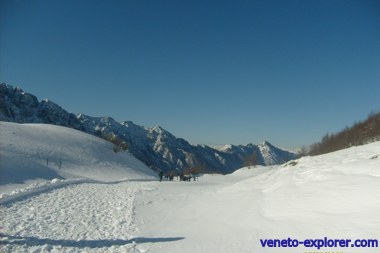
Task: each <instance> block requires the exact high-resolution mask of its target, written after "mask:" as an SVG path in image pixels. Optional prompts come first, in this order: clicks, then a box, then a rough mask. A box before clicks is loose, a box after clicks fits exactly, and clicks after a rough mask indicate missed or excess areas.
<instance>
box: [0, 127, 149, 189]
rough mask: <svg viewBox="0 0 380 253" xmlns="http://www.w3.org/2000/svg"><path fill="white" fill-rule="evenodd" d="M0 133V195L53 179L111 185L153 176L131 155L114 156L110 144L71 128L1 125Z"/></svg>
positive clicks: (116, 154)
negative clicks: (99, 181) (88, 180)
mask: <svg viewBox="0 0 380 253" xmlns="http://www.w3.org/2000/svg"><path fill="white" fill-rule="evenodd" d="M0 130H1V132H0V137H1V142H0V155H1V160H0V176H1V177H0V189H1V190H2V192H4V189H9V188H12V187H11V186H13V185H14V184H21V185H20V186H22V185H23V184H30V183H32V182H35V181H41V180H42V181H43V180H52V179H54V178H57V179H64V178H78V177H86V178H90V179H94V180H101V181H113V180H122V179H126V178H128V179H142V178H150V179H152V178H153V175H154V174H153V173H152V171H151V170H150V169H149V168H147V167H146V166H145V165H144V164H143V163H142V162H140V161H139V160H137V159H136V158H135V157H133V155H131V154H129V153H127V152H119V153H114V152H113V150H112V144H111V143H109V142H106V141H104V140H102V139H100V138H97V137H94V136H92V135H89V134H86V133H83V132H80V131H77V130H73V129H71V128H66V127H60V126H54V125H47V124H16V123H8V122H0ZM60 164H61V165H60ZM60 167H61V168H60Z"/></svg>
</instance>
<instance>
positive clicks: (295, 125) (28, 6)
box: [0, 0, 380, 148]
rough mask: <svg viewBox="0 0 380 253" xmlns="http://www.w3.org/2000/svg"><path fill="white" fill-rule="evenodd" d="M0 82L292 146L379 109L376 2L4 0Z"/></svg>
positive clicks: (214, 140) (148, 120) (133, 115)
mask: <svg viewBox="0 0 380 253" xmlns="http://www.w3.org/2000/svg"><path fill="white" fill-rule="evenodd" d="M0 81H1V82H6V83H8V84H10V85H13V86H20V87H21V88H23V89H24V90H25V91H27V92H30V93H33V94H35V95H36V96H37V97H38V98H39V99H40V100H41V99H43V98H49V99H50V100H52V101H54V102H56V103H57V104H59V105H61V106H62V107H63V108H65V109H66V110H68V111H69V112H73V113H84V114H87V115H91V116H111V117H113V118H115V119H116V120H118V121H124V120H131V121H133V122H135V123H136V124H140V125H144V126H155V125H160V126H162V127H164V128H165V129H167V130H169V131H170V132H172V133H173V134H174V135H176V136H177V137H182V138H185V139H187V140H188V141H189V142H190V143H192V144H211V145H215V144H226V143H232V144H247V143H250V142H252V143H257V142H260V141H262V140H268V141H270V142H272V143H273V144H274V145H277V146H282V147H287V148H295V147H299V146H301V145H308V144H311V143H312V142H316V141H318V140H319V139H320V138H321V137H322V135H323V134H325V133H327V132H335V131H338V130H341V129H342V128H344V127H345V126H347V125H351V124H353V123H354V122H355V121H358V120H363V119H365V118H366V117H367V115H368V114H369V113H370V112H371V111H379V110H380V1H378V0H373V1H367V0H354V1H353V0H318V1H316V0H315V1H314V0H306V1H305V0H299V1H294V0H286V1H284V0H278V1H273V0H262V1H255V0H248V1H234V0H231V1H198V0H191V1H178V0H177V1H174V0H173V1H167V0H162V1H158V0H124V1H117V0H113V1H96V0H95V1H93V0H91V1H85V0H60V1H57V0H30V1H29V0H1V1H0Z"/></svg>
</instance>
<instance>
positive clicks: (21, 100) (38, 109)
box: [0, 83, 297, 174]
mask: <svg viewBox="0 0 380 253" xmlns="http://www.w3.org/2000/svg"><path fill="white" fill-rule="evenodd" d="M0 121H8V122H16V123H46V124H53V125H60V126H66V127H69V128H74V129H77V130H81V131H84V132H87V133H89V134H93V135H96V136H115V137H117V138H118V139H120V140H122V141H124V142H126V143H127V144H128V150H129V152H131V153H132V154H133V155H134V156H136V157H137V158H138V159H140V160H141V161H142V162H144V163H145V164H146V165H148V166H149V167H151V168H152V169H154V170H158V169H162V170H164V171H167V172H169V171H172V170H177V171H185V170H190V169H192V170H196V171H202V172H204V173H222V174H227V173H231V172H233V171H235V170H236V169H238V168H241V167H243V166H244V165H246V164H247V163H249V161H251V162H254V161H253V160H252V157H254V160H255V163H257V164H259V165H275V164H281V163H284V162H287V161H289V160H292V159H294V158H296V157H297V154H295V153H293V152H290V151H286V150H282V149H280V148H277V147H274V146H273V145H271V144H270V143H269V142H267V141H265V142H263V143H261V144H258V145H256V144H248V145H238V146H234V145H225V146H223V147H217V148H216V147H210V146H206V145H196V146H194V145H191V144H189V143H188V142H187V141H186V140H184V139H181V138H177V137H175V136H174V135H172V134H171V133H170V132H168V131H166V130H165V129H163V128H162V127H160V126H155V127H144V126H139V125H136V124H134V123H133V122H132V121H124V122H117V121H115V120H114V119H112V118H111V117H90V116H87V115H84V114H73V113H69V112H67V111H66V110H64V109H63V108H62V107H60V106H59V105H57V104H55V103H54V102H52V101H49V100H47V99H44V100H42V101H40V102H39V101H38V99H37V97H36V96H34V95H32V94H29V93H27V92H24V91H23V90H22V89H20V88H14V87H12V86H11V85H7V84H4V83H3V84H0Z"/></svg>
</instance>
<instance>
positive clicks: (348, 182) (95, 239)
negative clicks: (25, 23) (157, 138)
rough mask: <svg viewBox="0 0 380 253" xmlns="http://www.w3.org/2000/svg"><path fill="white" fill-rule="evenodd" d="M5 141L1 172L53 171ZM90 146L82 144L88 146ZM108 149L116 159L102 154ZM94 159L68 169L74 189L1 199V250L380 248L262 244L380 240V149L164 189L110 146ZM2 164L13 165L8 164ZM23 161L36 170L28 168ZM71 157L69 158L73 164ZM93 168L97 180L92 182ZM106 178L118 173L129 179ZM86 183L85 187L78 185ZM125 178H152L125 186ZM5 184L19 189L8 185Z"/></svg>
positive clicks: (379, 145) (15, 128)
mask: <svg viewBox="0 0 380 253" xmlns="http://www.w3.org/2000/svg"><path fill="white" fill-rule="evenodd" d="M4 125H5V126H6V127H7V129H6V130H4V129H3V128H4ZM0 126H1V138H2V139H1V140H3V139H4V138H5V139H8V138H11V137H9V135H12V134H13V133H14V134H15V135H16V136H19V135H20V129H21V128H22V131H24V132H25V136H24V137H18V139H17V140H19V141H21V144H19V145H20V146H21V147H25V146H26V145H27V143H31V144H30V146H29V147H30V148H31V147H41V146H44V145H45V144H44V145H42V144H38V143H39V142H38V141H39V138H37V137H35V140H33V138H34V137H33V138H32V137H31V138H29V137H30V134H28V133H29V131H34V130H30V129H33V128H44V127H45V126H41V125H40V126H33V125H12V124H9V123H1V125H0ZM8 128H9V129H8ZM19 128H20V129H19ZM49 128H54V127H49ZM54 129H55V128H54ZM58 129H60V128H58ZM61 130H62V131H63V133H62V135H63V136H66V139H67V141H68V140H69V139H70V138H68V137H67V136H71V134H72V133H71V131H73V130H66V129H61ZM22 131H21V132H22ZM66 131H68V132H66ZM43 132H46V131H42V133H43ZM58 132H59V131H58ZM75 134H77V135H78V136H79V135H82V134H83V133H80V132H75ZM33 135H34V136H37V135H36V134H34V133H33ZM55 135H56V134H55V133H54V136H55ZM54 136H53V135H52V136H51V138H54ZM40 138H42V139H44V138H45V137H43V135H42V137H40ZM46 138H47V137H46ZM49 138H50V137H49ZM78 138H79V137H78ZM86 138H87V137H86ZM88 138H89V139H91V140H92V137H88ZM93 141H94V140H93ZM100 141H101V140H100ZM23 142H25V143H23ZM101 142H102V141H101ZM3 143H4V142H3V141H2V143H1V146H0V152H1V158H2V162H1V167H0V168H1V171H3V168H4V167H5V168H7V166H8V165H9V167H8V168H9V169H7V170H6V171H10V172H12V171H11V168H13V167H14V166H13V164H17V162H19V163H20V164H25V166H24V167H22V168H23V170H22V171H23V172H24V171H25V170H29V169H33V168H37V169H38V168H39V167H38V166H35V164H39V165H40V166H43V168H45V167H46V166H44V164H43V162H41V161H39V160H38V159H37V160H36V159H34V157H33V156H34V154H35V153H36V152H35V151H31V149H27V148H25V149H24V150H25V151H24V153H22V154H21V153H18V152H19V151H17V150H20V149H21V148H20V147H19V148H14V149H13V150H16V151H17V152H16V151H15V152H14V153H13V154H12V152H10V150H11V149H10V148H9V147H8V146H9V145H10V144H12V143H11V142H8V144H7V145H4V144H3ZM33 143H35V144H33ZM44 143H46V142H44ZM13 145H15V144H13ZM62 145H63V144H62ZM65 145H66V144H65ZM68 145H69V144H68ZM88 145H89V144H88V143H86V142H85V143H83V146H82V147H83V148H85V147H88ZM97 145H98V144H94V148H95V146H97ZM102 145H103V144H102ZM48 146H49V145H47V147H48ZM51 146H53V144H51ZM51 146H50V148H52V147H51ZM70 148H73V147H72V144H70V145H69V146H60V145H57V147H56V150H62V152H60V154H61V153H64V152H68V150H70ZM108 149H110V150H111V152H110V153H105V152H106V151H105V150H108ZM21 150H22V149H21ZM54 152H56V153H57V154H58V151H54ZM54 152H52V153H54ZM88 152H89V153H88V154H87V155H86V156H83V155H80V154H78V156H74V158H78V161H75V160H74V158H73V160H71V161H72V162H71V164H72V166H71V167H69V166H68V168H67V171H65V172H66V173H69V174H70V175H75V177H72V178H70V179H69V181H70V180H71V182H72V184H66V185H63V186H62V187H60V188H54V187H47V189H46V190H44V191H41V192H38V191H30V192H29V193H27V194H25V195H24V196H23V197H22V198H13V199H12V198H11V199H9V198H8V199H6V201H4V200H5V198H3V199H2V200H0V201H1V203H2V205H1V209H0V218H1V230H0V247H1V248H0V251H1V252H154V253H155V252H185V253H186V252H218V253H223V252H226V253H227V252H228V253H230V252H239V253H240V252H247V253H248V252H249V253H252V252H253V253H256V252H257V253H262V252H264V253H265V252H271V253H272V252H273V253H278V252H280V253H281V252H289V253H290V252H292V253H293V252H296V253H297V252H344V253H359V252H360V253H366V252H371V253H372V252H373V253H374V252H379V250H380V249H379V248H352V247H347V248H346V247H336V248H334V247H332V248H321V249H319V250H318V249H317V248H315V247H314V248H313V247H311V248H306V247H304V246H299V247H298V248H289V247H287V248H284V247H282V248H278V247H277V248H268V247H265V248H263V247H262V245H261V243H260V239H262V240H265V239H288V238H289V237H290V238H292V239H297V240H299V241H303V240H305V239H312V240H314V239H323V238H324V237H328V238H331V239H351V240H353V241H354V240H356V239H377V240H380V229H379V228H380V215H379V214H380V142H376V143H372V144H368V145H365V146H360V147H352V148H350V149H347V150H342V151H338V152H334V153H331V154H327V155H322V156H316V157H304V158H301V159H299V160H296V161H292V162H289V163H287V164H285V165H282V166H275V167H258V168H254V169H250V170H249V169H247V168H243V169H241V170H238V171H236V172H235V173H233V174H231V175H227V176H220V175H205V176H204V177H202V178H200V180H199V181H196V182H194V181H192V182H179V181H174V182H167V181H163V182H161V183H160V182H157V180H156V179H155V178H154V177H150V175H149V172H147V171H143V172H141V171H142V170H141V169H143V167H141V168H140V167H139V168H140V169H138V168H137V167H136V169H135V170H134V167H133V166H131V167H130V168H128V169H125V168H124V167H123V166H121V164H123V163H122V161H121V162H120V164H119V163H117V162H115V160H114V159H110V158H109V157H111V156H113V155H116V156H119V155H121V154H119V153H118V154H113V151H112V147H110V146H109V147H108V148H106V149H104V150H103V149H102V150H101V151H99V153H97V155H100V154H104V156H102V157H103V158H104V159H109V160H108V161H109V162H107V163H106V162H104V161H102V160H101V159H100V158H96V159H98V162H92V161H93V159H92V158H89V159H88V160H86V159H87V158H85V157H91V156H92V155H93V154H92V153H91V152H90V151H88ZM93 152H95V151H93ZM42 153H43V152H42ZM95 153H96V152H95ZM97 155H96V156H97ZM3 156H6V157H7V159H5V160H3ZM25 157H26V158H28V159H30V161H32V160H33V161H35V163H30V164H31V167H28V164H27V163H24V161H25V160H24V158H25ZM69 157H70V156H66V157H64V158H62V160H68V161H69V160H70V159H69ZM15 158H18V159H15ZM103 158H102V159H103ZM41 159H42V160H43V158H41ZM96 159H95V160H96ZM120 159H121V158H120ZM122 159H124V158H122ZM128 159H132V158H131V157H129V158H128ZM135 162H136V161H135ZM76 163H78V164H77V165H78V166H77V167H78V168H79V169H78V171H76V166H75V164H76ZM86 163H88V164H89V165H87V166H86ZM102 163H103V164H102ZM64 164H65V163H64ZM94 164H95V165H96V164H99V166H94ZM136 164H139V163H138V162H136ZM11 165H12V166H11ZM32 165H33V166H32ZM106 165H108V166H106ZM102 166H104V169H103V167H102ZM16 167H17V166H16ZM94 168H95V172H94V175H95V177H91V173H90V171H91V170H92V169H94ZM123 169H124V170H123ZM62 170H64V167H63V166H62V169H61V171H62ZM61 171H60V170H57V169H54V168H53V170H52V173H57V174H58V176H60V177H61V179H59V180H58V179H56V180H55V181H54V180H53V181H54V183H56V182H62V180H63V181H66V180H67V179H66V177H65V176H64V175H63V174H60V172H61ZM108 171H118V173H121V175H120V176H122V177H119V178H118V177H116V174H117V173H108ZM139 173H140V174H139ZM15 174H17V173H16V172H15ZM42 174H43V175H45V174H44V173H42ZM129 174H130V175H131V176H129ZM55 176H56V175H53V176H52V177H55ZM83 176H86V180H81V179H78V177H83ZM9 177H10V178H13V177H16V175H13V176H9ZM17 177H18V176H17ZM52 177H49V178H48V179H42V180H46V181H47V180H51V179H52ZM88 178H90V179H91V180H90V179H88ZM123 178H134V179H145V180H147V179H149V178H150V179H152V180H150V181H126V180H124V181H123V180H121V179H123ZM29 180H30V178H29V179H28V180H26V181H29ZM33 180H36V178H33ZM75 180H77V181H75ZM20 181H21V180H20ZM47 182H48V181H47ZM6 183H7V184H12V187H15V186H16V185H15V184H14V182H13V181H12V182H11V181H10V180H8V181H6ZM24 183H25V182H24ZM50 183H52V182H51V181H50ZM54 183H52V184H54ZM4 185H6V184H4ZM19 186H20V187H21V186H25V185H19ZM4 189H5V188H4ZM4 196H5V197H7V195H4ZM8 197H9V196H8Z"/></svg>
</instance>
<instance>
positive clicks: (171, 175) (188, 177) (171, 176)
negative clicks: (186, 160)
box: [158, 170, 198, 182]
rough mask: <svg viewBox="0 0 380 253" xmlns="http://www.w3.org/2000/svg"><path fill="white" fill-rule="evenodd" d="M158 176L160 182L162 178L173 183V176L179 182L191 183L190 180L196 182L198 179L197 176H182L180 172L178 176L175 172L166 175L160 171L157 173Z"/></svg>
mask: <svg viewBox="0 0 380 253" xmlns="http://www.w3.org/2000/svg"><path fill="white" fill-rule="evenodd" d="M158 176H159V178H160V182H161V181H162V179H163V178H165V179H166V180H168V181H173V180H174V177H175V176H176V177H177V178H178V177H179V180H180V181H191V179H192V178H193V179H194V181H196V180H197V178H198V177H197V176H194V175H184V174H183V173H182V172H181V173H180V174H179V175H178V174H177V173H175V172H170V173H169V174H167V173H164V172H163V171H162V170H160V171H159V173H158Z"/></svg>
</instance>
